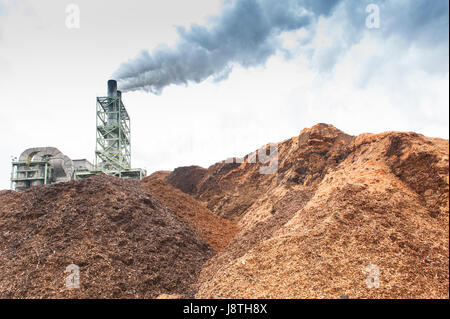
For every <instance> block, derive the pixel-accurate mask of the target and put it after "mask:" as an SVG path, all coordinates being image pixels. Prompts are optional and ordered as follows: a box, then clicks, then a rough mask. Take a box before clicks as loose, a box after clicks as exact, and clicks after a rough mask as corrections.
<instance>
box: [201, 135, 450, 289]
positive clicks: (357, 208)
mask: <svg viewBox="0 0 450 319" xmlns="http://www.w3.org/2000/svg"><path fill="white" fill-rule="evenodd" d="M322 130H323V126H322V127H320V126H316V127H313V128H312V129H310V130H305V131H303V132H302V134H301V135H300V136H299V137H298V138H294V139H292V141H289V142H287V143H288V144H289V145H290V149H284V150H283V153H284V154H283V153H281V154H280V158H281V160H282V161H283V160H286V163H296V162H297V163H298V162H300V163H301V164H300V165H298V164H297V166H296V165H295V164H294V165H291V166H292V167H288V168H286V169H285V168H284V167H283V164H281V165H280V171H281V172H280V171H279V174H278V176H277V177H276V178H277V179H278V181H279V180H281V182H273V183H272V184H271V186H270V187H268V188H267V189H266V191H265V193H264V194H261V193H259V194H258V195H257V196H255V198H254V199H253V204H252V205H251V206H250V207H249V208H248V209H247V210H245V211H244V212H239V216H240V217H239V219H240V223H241V229H242V230H241V232H240V233H239V234H238V236H237V237H236V239H235V241H233V242H232V243H231V244H230V246H228V247H227V248H226V249H225V250H224V251H222V252H221V253H219V254H218V255H216V256H214V257H213V258H212V259H211V260H209V261H208V262H207V263H206V264H205V266H204V268H203V270H202V274H201V276H200V280H199V281H200V289H199V292H198V293H197V295H196V297H198V298H339V297H340V296H343V295H346V296H349V297H350V298H449V268H448V265H449V231H448V229H449V208H448V207H449V206H448V205H449V193H448V192H449V177H448V176H449V166H448V165H449V164H448V153H449V151H448V147H449V144H448V140H442V139H431V138H426V137H424V136H422V135H418V134H415V133H397V132H389V133H383V134H377V135H373V134H363V135H361V136H358V137H356V138H352V139H347V140H346V141H344V143H345V144H346V146H345V147H344V148H343V149H345V150H346V151H344V152H341V155H342V156H338V157H334V159H333V160H332V161H330V156H329V155H330V154H333V152H334V151H330V150H331V149H333V147H334V146H333V145H334V144H335V141H332V140H330V139H328V138H327V137H326V136H325V135H329V134H328V133H329V132H330V130H332V127H331V128H330V127H328V128H326V130H325V134H321V131H322ZM311 131H314V132H313V133H314V134H312V132H311ZM327 142H328V144H329V147H328V150H329V151H328V152H327V151H326V150H327V148H322V152H311V153H309V154H306V156H303V155H305V153H304V150H305V145H322V146H324V145H326V144H327ZM281 147H283V145H281ZM319 149H320V147H319ZM286 154H287V156H288V157H291V158H290V159H286V158H284V159H283V156H285V155H286ZM302 154H303V155H302ZM332 157H333V156H332ZM299 158H300V159H301V161H298V159H299ZM335 159H338V160H337V161H335ZM333 162H334V163H335V164H333V165H330V163H333ZM292 169H294V171H293V170H292ZM234 174H236V175H238V173H237V172H236V173H234ZM296 174H297V175H296ZM239 175H240V176H244V173H243V172H241V173H239ZM287 176H289V179H290V180H287V179H286V177H287ZM261 179H262V180H263V181H264V183H266V181H265V179H266V177H261ZM290 181H293V182H296V183H294V184H293V183H291V182H290ZM227 183H228V184H229V185H231V184H233V183H232V182H231V181H227ZM242 184H243V183H240V181H239V180H235V181H234V185H240V186H241V187H244V186H242ZM220 187H223V185H219V186H218V189H220ZM240 191H241V192H242V193H244V192H245V189H241V190H240ZM224 193H225V194H227V193H226V192H224ZM227 195H228V194H227ZM295 198H298V200H295ZM277 215H278V217H276V216H277ZM368 267H369V268H368ZM375 277H376V278H378V279H375ZM376 280H378V283H379V288H376V287H375V288H371V287H373V286H374V285H376V284H375V282H376ZM368 282H369V283H368Z"/></svg>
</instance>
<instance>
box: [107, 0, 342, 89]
mask: <svg viewBox="0 0 450 319" xmlns="http://www.w3.org/2000/svg"><path fill="white" fill-rule="evenodd" d="M338 2H339V0H281V1H280V0H235V1H226V0H225V2H224V7H225V8H224V11H223V14H222V15H221V16H220V17H217V18H216V19H215V20H214V21H215V23H214V24H213V25H212V26H210V27H209V28H207V27H204V26H199V25H192V26H191V27H190V29H189V30H186V29H185V28H182V27H179V28H178V33H179V36H180V39H179V41H178V44H177V45H176V46H175V47H173V48H168V47H160V48H158V49H156V50H155V51H153V52H152V53H151V54H150V53H149V52H147V51H143V52H141V53H140V54H139V55H138V56H137V57H136V58H135V59H133V60H130V61H128V62H126V63H123V64H122V65H120V67H119V69H118V70H117V71H116V72H115V74H114V77H115V78H116V79H118V80H119V87H120V89H121V90H122V91H135V90H145V91H148V92H152V93H155V94H160V93H161V92H162V90H163V89H164V87H166V86H168V85H170V84H175V85H179V84H187V83H189V82H196V83H198V82H201V81H204V80H205V79H207V78H209V77H212V78H213V79H214V80H215V81H220V80H223V79H226V78H227V77H228V75H229V74H230V72H231V71H232V68H233V65H241V66H243V67H251V66H257V65H261V64H264V63H265V62H266V61H267V59H268V58H269V57H270V56H272V55H273V54H275V52H276V51H277V48H279V42H278V41H279V40H278V38H277V36H278V35H280V34H281V33H282V32H285V31H294V30H298V29H300V28H304V27H308V26H309V25H310V24H311V23H312V22H313V21H314V20H315V19H317V17H319V16H321V15H329V14H330V13H331V12H332V10H333V8H334V7H335V6H336V4H337V3H338Z"/></svg>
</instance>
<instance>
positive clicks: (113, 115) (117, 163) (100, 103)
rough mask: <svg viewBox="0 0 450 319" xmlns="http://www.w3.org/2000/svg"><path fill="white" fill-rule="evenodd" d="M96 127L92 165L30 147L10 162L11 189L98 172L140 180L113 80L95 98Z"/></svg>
mask: <svg viewBox="0 0 450 319" xmlns="http://www.w3.org/2000/svg"><path fill="white" fill-rule="evenodd" d="M96 128H97V129H96V134H97V136H96V149H95V163H94V164H92V163H90V162H89V161H88V160H86V159H77V160H71V159H70V158H69V157H67V156H66V155H64V154H63V153H61V152H60V151H59V150H58V149H57V148H54V147H36V148H30V149H27V150H25V151H24V152H23V153H22V154H21V155H20V157H19V159H18V160H13V162H12V172H11V188H12V189H15V190H18V191H20V190H24V189H27V188H30V187H35V186H40V185H47V184H54V183H60V182H68V181H70V180H73V179H80V178H87V177H91V176H94V175H99V174H107V175H111V176H117V177H120V178H134V179H142V178H143V177H144V176H145V175H146V172H145V171H144V170H143V169H140V168H131V131H130V117H129V115H128V112H127V110H126V108H125V105H124V104H123V101H122V93H121V92H120V91H118V90H117V82H116V81H115V80H109V81H108V93H107V96H105V97H97V106H96Z"/></svg>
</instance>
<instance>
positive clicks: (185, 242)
mask: <svg viewBox="0 0 450 319" xmlns="http://www.w3.org/2000/svg"><path fill="white" fill-rule="evenodd" d="M0 236H1V237H0V297H1V298H155V297H157V296H159V295H161V294H167V295H183V296H190V295H192V289H193V288H192V284H193V283H195V282H196V280H197V277H198V274H199V271H200V268H201V266H202V265H203V263H204V262H205V261H206V260H207V259H209V258H210V257H211V256H212V255H213V250H212V249H211V248H210V247H209V246H208V245H207V244H206V243H205V241H204V240H203V239H201V238H200V237H199V236H198V235H197V234H196V233H195V232H194V231H193V230H192V229H191V228H190V227H189V225H188V224H187V223H185V222H184V221H183V220H181V219H180V218H179V217H178V216H177V215H176V214H175V213H173V212H172V211H171V210H170V209H169V208H167V206H165V205H163V204H162V203H161V202H160V201H159V200H158V199H157V198H156V197H155V196H153V194H152V192H151V191H150V190H148V189H146V188H144V187H142V186H141V185H140V183H139V182H138V181H131V180H123V179H119V178H114V177H106V176H97V177H93V178H90V179H87V180H79V181H73V182H69V183H62V184H55V185H49V186H43V187H38V188H33V189H30V190H27V191H24V192H22V193H20V194H19V193H14V192H3V193H2V194H1V195H0ZM71 264H75V265H77V266H78V267H79V270H80V288H79V289H74V288H72V289H69V288H67V286H66V285H65V281H66V278H67V277H68V276H70V275H71V273H66V267H67V266H69V265H71ZM70 278H72V277H70Z"/></svg>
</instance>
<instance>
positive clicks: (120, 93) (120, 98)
mask: <svg viewBox="0 0 450 319" xmlns="http://www.w3.org/2000/svg"><path fill="white" fill-rule="evenodd" d="M117 97H118V98H119V101H122V91H119V90H117Z"/></svg>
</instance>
